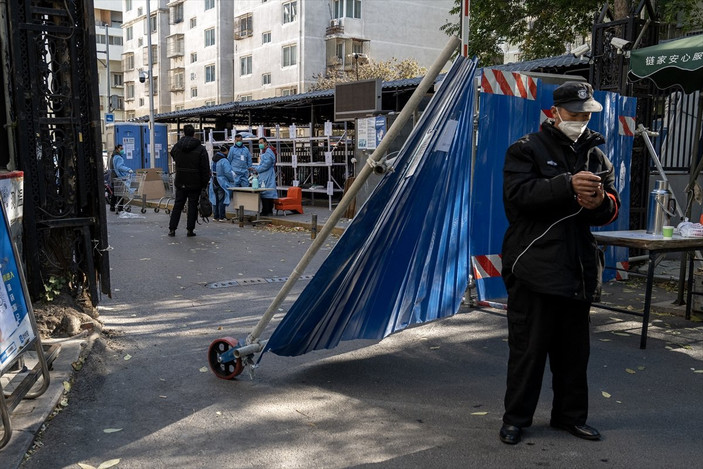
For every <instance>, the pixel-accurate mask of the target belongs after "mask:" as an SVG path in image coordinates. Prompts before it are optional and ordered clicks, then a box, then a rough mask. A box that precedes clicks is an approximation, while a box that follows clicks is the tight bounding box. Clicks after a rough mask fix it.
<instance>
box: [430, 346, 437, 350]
mask: <svg viewBox="0 0 703 469" xmlns="http://www.w3.org/2000/svg"><path fill="white" fill-rule="evenodd" d="M430 350H439V346H434V347H430Z"/></svg>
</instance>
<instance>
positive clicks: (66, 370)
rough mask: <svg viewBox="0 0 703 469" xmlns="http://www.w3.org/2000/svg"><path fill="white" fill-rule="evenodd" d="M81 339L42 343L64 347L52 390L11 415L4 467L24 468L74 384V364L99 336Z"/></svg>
mask: <svg viewBox="0 0 703 469" xmlns="http://www.w3.org/2000/svg"><path fill="white" fill-rule="evenodd" d="M79 336H80V337H78V338H75V337H69V338H67V339H59V340H53V341H43V342H42V343H43V344H44V343H47V344H55V343H60V344H61V349H60V350H59V354H58V356H57V357H56V359H55V360H54V362H53V363H52V364H51V366H50V371H49V381H50V382H49V387H48V388H47V389H46V391H44V393H43V394H42V395H41V396H39V397H37V398H36V399H24V400H22V401H21V402H20V403H19V405H18V406H17V407H16V408H15V410H14V411H13V412H12V414H10V422H11V425H12V436H11V437H10V441H9V442H8V443H7V445H6V446H5V447H4V448H2V449H0V459H2V467H4V468H19V467H20V465H21V464H22V462H23V461H24V457H25V455H26V453H27V452H28V451H29V450H31V448H32V444H33V442H34V439H35V437H36V436H37V435H38V434H39V433H40V432H41V431H42V430H43V426H44V423H45V422H46V421H47V420H48V419H49V418H50V417H51V414H52V413H53V412H54V409H55V408H56V406H57V405H59V402H61V399H62V397H63V395H64V390H65V389H64V384H63V383H64V381H67V382H69V383H70V382H71V380H72V378H73V375H74V374H75V371H74V369H73V366H72V364H73V363H74V362H76V361H78V360H79V359H80V358H81V357H85V356H86V355H87V354H88V353H89V352H90V350H91V349H92V347H93V344H94V343H95V340H96V339H97V338H98V337H99V333H97V332H93V333H91V334H90V335H88V336H81V335H80V334H79Z"/></svg>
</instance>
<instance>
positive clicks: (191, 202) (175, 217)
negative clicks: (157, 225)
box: [168, 188, 200, 231]
mask: <svg viewBox="0 0 703 469" xmlns="http://www.w3.org/2000/svg"><path fill="white" fill-rule="evenodd" d="M199 197H200V189H185V188H177V189H176V200H175V201H174V202H173V210H172V211H171V219H170V220H169V223H168V229H169V230H170V231H176V228H178V222H180V221H181V212H183V207H185V205H186V199H187V200H188V213H187V217H188V218H187V219H186V229H187V230H188V231H193V230H194V229H195V222H196V221H197V220H198V199H199Z"/></svg>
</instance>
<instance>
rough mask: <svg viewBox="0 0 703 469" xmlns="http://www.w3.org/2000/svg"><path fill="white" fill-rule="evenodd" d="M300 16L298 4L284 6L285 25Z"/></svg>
mask: <svg viewBox="0 0 703 469" xmlns="http://www.w3.org/2000/svg"><path fill="white" fill-rule="evenodd" d="M297 16H298V2H297V1H295V2H288V3H284V4H283V24H286V23H292V22H293V21H295V19H296V18H297Z"/></svg>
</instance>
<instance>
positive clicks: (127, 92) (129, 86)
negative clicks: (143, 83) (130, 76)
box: [124, 81, 134, 99]
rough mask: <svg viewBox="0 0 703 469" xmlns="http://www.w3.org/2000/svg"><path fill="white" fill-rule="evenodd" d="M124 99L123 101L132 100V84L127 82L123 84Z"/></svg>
mask: <svg viewBox="0 0 703 469" xmlns="http://www.w3.org/2000/svg"><path fill="white" fill-rule="evenodd" d="M124 88H125V91H124V97H125V99H134V82H133V81H128V82H127V83H126V84H125V87H124Z"/></svg>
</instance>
